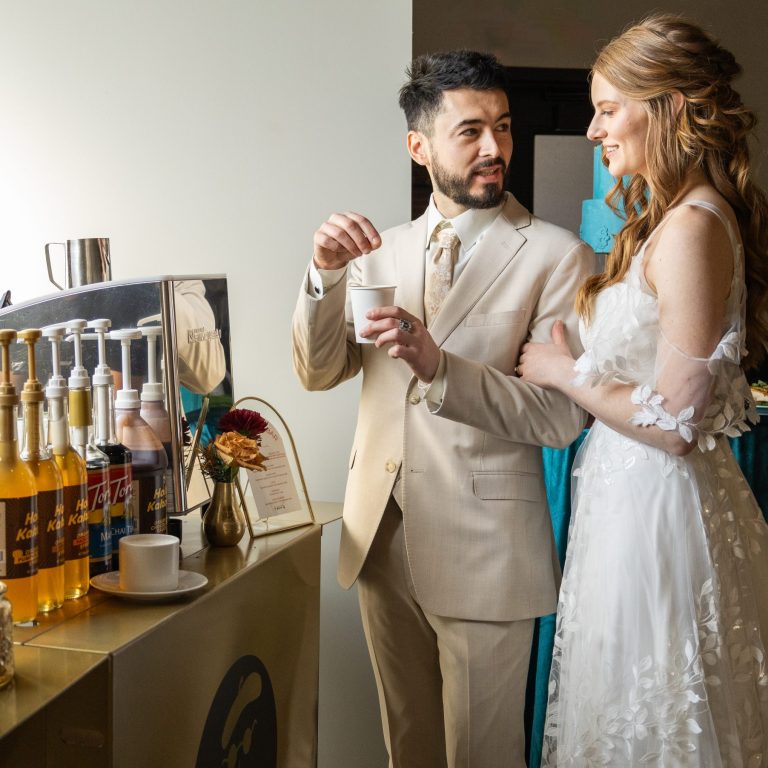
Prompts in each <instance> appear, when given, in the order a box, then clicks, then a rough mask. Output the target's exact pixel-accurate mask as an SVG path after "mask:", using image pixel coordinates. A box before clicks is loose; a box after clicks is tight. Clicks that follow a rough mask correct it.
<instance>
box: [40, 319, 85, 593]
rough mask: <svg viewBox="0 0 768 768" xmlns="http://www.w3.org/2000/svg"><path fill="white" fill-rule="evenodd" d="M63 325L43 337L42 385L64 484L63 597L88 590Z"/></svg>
mask: <svg viewBox="0 0 768 768" xmlns="http://www.w3.org/2000/svg"><path fill="white" fill-rule="evenodd" d="M65 333H66V328H65V326H63V325H51V326H48V327H47V328H43V336H44V337H45V338H47V339H48V341H50V342H51V371H52V373H51V378H50V379H49V380H48V384H47V386H46V388H45V397H46V399H47V401H48V447H49V449H50V451H51V453H52V454H53V460H54V461H55V462H56V466H57V467H58V468H59V472H61V478H62V481H63V483H64V599H70V600H71V599H74V598H76V597H81V596H82V595H84V594H85V593H86V592H87V591H88V579H89V572H88V570H89V568H88V566H89V563H88V474H87V469H86V465H85V459H84V458H82V457H81V456H80V454H79V453H78V452H77V451H76V450H75V449H74V448H73V447H72V445H71V444H70V440H69V418H68V415H67V395H68V390H67V382H66V381H65V379H64V377H63V376H62V375H61V357H60V345H61V340H62V339H63V338H64V334H65Z"/></svg>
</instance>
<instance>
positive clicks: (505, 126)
mask: <svg viewBox="0 0 768 768" xmlns="http://www.w3.org/2000/svg"><path fill="white" fill-rule="evenodd" d="M496 130H497V131H498V132H499V133H509V132H510V127H509V123H499V124H498V125H497V126H496Z"/></svg>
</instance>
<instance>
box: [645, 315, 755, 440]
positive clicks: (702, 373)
mask: <svg viewBox="0 0 768 768" xmlns="http://www.w3.org/2000/svg"><path fill="white" fill-rule="evenodd" d="M742 353H743V349H742V347H741V342H740V338H739V333H738V332H737V331H735V330H732V331H730V332H729V333H727V334H726V335H725V336H723V338H722V339H721V340H720V342H719V344H718V345H717V347H716V349H715V351H714V352H713V354H712V355H711V356H710V357H708V358H697V357H691V356H689V355H686V354H685V353H684V352H683V351H681V350H680V349H678V348H677V347H675V346H674V345H673V344H671V343H670V342H669V341H668V340H667V338H666V337H665V336H664V334H663V333H661V334H660V337H659V345H658V352H657V358H656V371H655V377H654V378H655V381H654V385H653V386H652V387H651V386H649V385H648V384H644V385H638V386H636V387H635V388H634V389H633V390H632V394H631V399H632V402H633V403H634V404H635V405H636V406H638V408H637V410H636V411H635V412H634V413H633V414H632V416H631V417H630V423H631V424H636V425H639V426H656V427H658V428H659V429H663V430H667V431H676V432H677V433H678V434H679V435H680V437H682V438H683V440H685V441H686V442H688V443H693V442H697V443H698V447H699V448H700V449H701V450H711V449H713V448H714V447H715V438H716V437H717V436H719V435H722V434H725V435H727V436H728V437H738V436H739V435H741V434H742V432H745V431H747V430H749V428H750V427H749V422H752V423H754V422H755V421H756V420H757V413H756V409H755V405H754V401H753V400H752V396H751V393H750V390H749V386H748V385H747V382H746V379H745V377H744V374H743V372H742V370H741V367H740V365H739V363H740V360H741V355H742Z"/></svg>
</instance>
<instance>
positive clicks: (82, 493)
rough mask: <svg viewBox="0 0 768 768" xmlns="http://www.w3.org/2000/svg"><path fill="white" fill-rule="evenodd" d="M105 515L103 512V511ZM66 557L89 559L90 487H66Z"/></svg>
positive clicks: (70, 558)
mask: <svg viewBox="0 0 768 768" xmlns="http://www.w3.org/2000/svg"><path fill="white" fill-rule="evenodd" d="M102 514H103V511H102ZM64 519H65V520H66V527H65V529H64V557H65V559H66V560H82V558H84V557H88V485H87V484H86V483H81V484H79V485H67V486H64Z"/></svg>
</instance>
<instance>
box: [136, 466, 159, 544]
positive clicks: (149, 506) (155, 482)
mask: <svg viewBox="0 0 768 768" xmlns="http://www.w3.org/2000/svg"><path fill="white" fill-rule="evenodd" d="M133 492H134V495H135V496H136V498H137V499H138V506H139V531H138V532H139V533H168V494H167V492H166V490H165V472H164V471H163V470H158V471H157V472H149V473H147V474H143V475H142V476H141V477H140V478H139V479H138V480H134V481H133Z"/></svg>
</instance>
